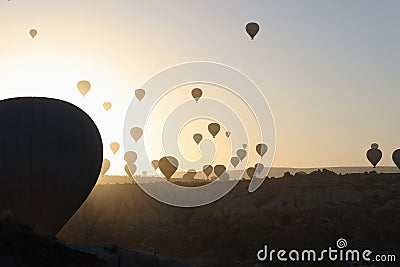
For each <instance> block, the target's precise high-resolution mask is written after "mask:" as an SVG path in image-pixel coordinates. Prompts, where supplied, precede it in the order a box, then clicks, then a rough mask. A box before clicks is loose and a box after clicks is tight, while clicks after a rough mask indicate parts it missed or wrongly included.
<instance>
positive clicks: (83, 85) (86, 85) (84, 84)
mask: <svg viewBox="0 0 400 267" xmlns="http://www.w3.org/2000/svg"><path fill="white" fill-rule="evenodd" d="M76 87H77V88H78V90H79V92H80V93H81V94H82V96H85V95H86V94H87V93H88V92H89V90H90V88H91V85H90V82H88V81H79V82H78V84H77V86H76Z"/></svg>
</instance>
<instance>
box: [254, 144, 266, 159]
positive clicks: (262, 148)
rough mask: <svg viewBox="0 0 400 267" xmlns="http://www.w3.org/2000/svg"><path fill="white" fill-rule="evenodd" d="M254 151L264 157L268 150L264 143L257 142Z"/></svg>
mask: <svg viewBox="0 0 400 267" xmlns="http://www.w3.org/2000/svg"><path fill="white" fill-rule="evenodd" d="M256 151H257V153H258V155H260V157H264V155H265V153H267V151H268V147H267V145H266V144H258V145H256Z"/></svg>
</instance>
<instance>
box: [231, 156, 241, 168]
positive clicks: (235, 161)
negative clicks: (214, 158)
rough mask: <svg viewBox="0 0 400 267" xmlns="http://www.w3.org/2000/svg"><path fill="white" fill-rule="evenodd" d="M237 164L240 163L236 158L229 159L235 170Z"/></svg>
mask: <svg viewBox="0 0 400 267" xmlns="http://www.w3.org/2000/svg"><path fill="white" fill-rule="evenodd" d="M239 162H240V159H239V158H238V157H232V158H231V163H232V165H233V167H235V168H236V166H237V165H238V164H239Z"/></svg>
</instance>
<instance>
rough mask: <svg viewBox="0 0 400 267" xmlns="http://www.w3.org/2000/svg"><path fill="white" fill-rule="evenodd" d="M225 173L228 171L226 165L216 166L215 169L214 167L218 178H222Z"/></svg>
mask: <svg viewBox="0 0 400 267" xmlns="http://www.w3.org/2000/svg"><path fill="white" fill-rule="evenodd" d="M225 171H226V167H225V166H224V165H221V164H219V165H215V167H214V173H215V175H217V176H218V177H220V176H221V175H222V174H223V173H224V172H225Z"/></svg>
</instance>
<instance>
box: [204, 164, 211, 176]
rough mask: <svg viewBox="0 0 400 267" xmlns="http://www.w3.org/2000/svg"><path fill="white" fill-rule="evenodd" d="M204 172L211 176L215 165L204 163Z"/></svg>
mask: <svg viewBox="0 0 400 267" xmlns="http://www.w3.org/2000/svg"><path fill="white" fill-rule="evenodd" d="M203 172H204V174H205V175H206V176H207V178H208V177H209V176H210V174H211V173H212V172H213V167H212V166H211V165H204V166H203Z"/></svg>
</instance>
